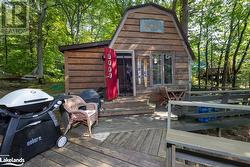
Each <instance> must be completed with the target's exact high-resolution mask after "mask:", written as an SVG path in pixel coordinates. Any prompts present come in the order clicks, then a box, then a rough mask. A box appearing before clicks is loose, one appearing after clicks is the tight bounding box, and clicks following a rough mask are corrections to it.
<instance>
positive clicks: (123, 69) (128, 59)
mask: <svg viewBox="0 0 250 167" xmlns="http://www.w3.org/2000/svg"><path fill="white" fill-rule="evenodd" d="M117 69H118V84H119V95H120V96H132V95H133V76H132V55H131V54H130V53H117Z"/></svg>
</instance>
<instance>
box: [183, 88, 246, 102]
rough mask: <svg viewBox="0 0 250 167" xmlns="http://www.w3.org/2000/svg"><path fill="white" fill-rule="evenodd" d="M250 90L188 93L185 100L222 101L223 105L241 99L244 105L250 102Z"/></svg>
mask: <svg viewBox="0 0 250 167" xmlns="http://www.w3.org/2000/svg"><path fill="white" fill-rule="evenodd" d="M248 98H250V90H249V89H248V90H224V91H188V92H186V96H185V100H187V101H213V100H221V103H224V104H226V103H228V102H229V100H236V99H241V100H242V102H243V103H247V102H248Z"/></svg>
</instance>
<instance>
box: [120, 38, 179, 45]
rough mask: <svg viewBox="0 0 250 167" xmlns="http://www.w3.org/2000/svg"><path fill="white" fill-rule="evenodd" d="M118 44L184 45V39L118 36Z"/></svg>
mask: <svg viewBox="0 0 250 167" xmlns="http://www.w3.org/2000/svg"><path fill="white" fill-rule="evenodd" d="M116 43H117V44H121V43H126V44H151V45H154V44H156V45H167V44H169V45H182V44H183V41H182V40H174V39H173V40H169V39H157V40H152V39H147V38H127V37H118V38H117V40H116Z"/></svg>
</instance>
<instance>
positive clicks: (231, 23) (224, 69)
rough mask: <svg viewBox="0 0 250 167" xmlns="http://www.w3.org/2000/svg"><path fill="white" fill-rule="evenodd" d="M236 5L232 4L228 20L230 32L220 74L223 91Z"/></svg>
mask: <svg viewBox="0 0 250 167" xmlns="http://www.w3.org/2000/svg"><path fill="white" fill-rule="evenodd" d="M236 5H237V1H236V2H235V3H234V6H233V9H232V12H231V20H230V30H229V36H228V41H227V46H226V52H225V59H224V66H223V74H222V89H223V90H225V86H226V82H227V74H228V60H229V53H230V49H231V45H232V40H233V39H232V35H233V31H234V11H235V8H236Z"/></svg>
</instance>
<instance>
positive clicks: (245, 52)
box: [232, 40, 250, 88]
mask: <svg viewBox="0 0 250 167" xmlns="http://www.w3.org/2000/svg"><path fill="white" fill-rule="evenodd" d="M249 46H250V40H249V41H248V43H247V46H246V48H245V50H244V53H243V55H242V57H241V60H240V63H239V65H238V67H237V69H236V70H235V73H234V74H233V81H232V82H233V83H232V86H233V88H234V87H235V86H236V80H237V74H238V73H239V71H240V68H241V66H242V64H243V62H244V60H245V58H246V55H247V51H248V49H249Z"/></svg>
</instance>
